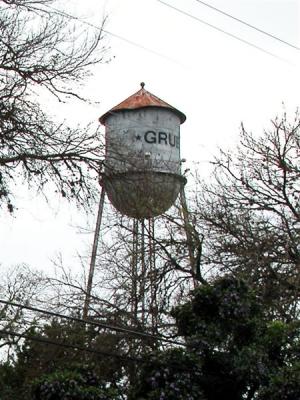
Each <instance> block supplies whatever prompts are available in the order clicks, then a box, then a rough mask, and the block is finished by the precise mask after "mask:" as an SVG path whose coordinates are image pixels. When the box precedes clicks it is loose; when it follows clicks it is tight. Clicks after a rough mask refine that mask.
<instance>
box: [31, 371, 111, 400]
mask: <svg viewBox="0 0 300 400" xmlns="http://www.w3.org/2000/svg"><path fill="white" fill-rule="evenodd" d="M32 395H33V397H32V399H33V400H116V399H117V398H118V394H117V391H116V390H115V389H112V388H109V387H107V385H105V383H104V382H102V381H101V380H100V379H99V377H98V376H97V375H96V374H95V372H93V371H92V368H91V366H89V367H86V366H83V365H77V366H76V365H74V366H73V367H71V368H70V367H69V368H68V369H64V370H58V371H55V372H53V373H52V374H48V375H43V376H42V377H40V378H39V379H37V380H36V381H35V382H34V383H33V388H32Z"/></svg>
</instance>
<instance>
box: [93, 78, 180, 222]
mask: <svg viewBox="0 0 300 400" xmlns="http://www.w3.org/2000/svg"><path fill="white" fill-rule="evenodd" d="M185 119H186V117H185V115H184V114H183V113H182V112H180V111H179V110H177V109H176V108H174V107H172V106H171V105H169V104H168V103H166V102H164V101H163V100H161V99H159V98H158V97H156V96H154V95H153V94H151V93H150V92H148V91H147V90H145V88H144V84H143V83H142V84H141V89H140V90H139V91H138V92H136V93H135V94H133V95H132V96H130V97H128V98H127V99H126V100H124V101H123V102H122V103H120V104H118V105H117V106H115V107H114V108H112V109H111V110H110V111H108V112H107V113H105V114H104V115H102V117H100V119H99V120H100V122H101V123H102V124H103V125H105V141H106V155H105V171H104V176H103V184H104V187H105V190H106V193H107V195H108V198H109V200H110V201H111V203H112V204H113V206H114V207H115V208H116V209H117V210H119V211H120V212H121V213H122V214H124V215H127V216H129V217H133V218H151V217H154V216H158V215H160V214H163V213H164V212H165V211H167V210H168V209H169V208H170V207H171V206H172V204H173V203H174V202H175V200H176V198H177V196H178V193H179V191H180V189H181V187H182V185H184V183H185V178H184V177H183V176H182V175H181V168H180V167H181V165H180V124H182V123H183V122H184V121H185Z"/></svg>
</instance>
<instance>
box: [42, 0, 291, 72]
mask: <svg viewBox="0 0 300 400" xmlns="http://www.w3.org/2000/svg"><path fill="white" fill-rule="evenodd" d="M156 1H158V2H159V3H162V4H164V5H165V6H167V7H170V8H172V9H173V10H176V11H178V12H179V13H181V14H184V15H186V16H188V17H190V18H193V19H195V20H197V21H199V22H201V23H202V24H204V25H207V26H209V27H211V28H213V29H216V30H217V31H219V32H221V33H224V34H225V35H228V36H230V37H232V38H234V39H236V40H239V41H240V42H242V43H244V44H247V45H248V46H251V47H254V48H255V49H257V50H259V51H262V52H264V53H266V54H268V55H270V56H271V57H275V58H277V59H278V60H281V61H284V62H288V61H287V60H286V59H284V58H282V57H279V56H277V55H276V54H273V53H271V52H269V51H267V50H265V49H263V48H261V47H259V46H256V45H255V44H253V43H251V42H248V41H247V40H244V39H242V38H240V37H239V36H236V35H234V34H232V33H229V32H227V31H224V30H223V29H221V28H218V27H217V26H215V25H212V24H210V23H208V22H206V21H204V20H202V19H200V18H198V17H196V16H194V15H192V14H189V13H187V12H186V11H184V10H181V9H179V8H177V7H174V6H172V5H171V4H169V3H166V2H164V1H162V0H156ZM45 7H47V8H49V9H51V10H53V11H54V12H56V13H57V14H58V15H60V16H62V17H66V18H68V19H72V20H77V21H79V22H81V23H83V24H85V25H88V26H90V27H92V28H94V29H97V30H99V31H102V32H104V33H106V34H108V35H110V36H113V37H115V38H117V39H119V40H122V41H124V42H126V43H128V44H130V45H132V46H135V47H138V48H140V49H142V50H144V51H147V52H149V53H152V54H154V55H156V56H158V57H161V58H164V59H166V60H169V61H171V62H173V63H175V64H178V65H182V66H184V65H183V64H181V63H179V62H178V61H176V60H174V59H173V58H170V57H167V56H166V55H164V54H162V53H159V52H157V51H155V50H152V49H149V48H148V47H145V46H143V45H141V44H139V43H137V42H134V41H132V40H129V39H127V38H125V37H123V36H121V35H117V34H115V33H112V32H110V31H108V30H106V29H103V28H100V27H99V26H97V25H94V24H92V23H90V22H87V21H84V20H82V19H81V18H79V17H75V16H74V15H72V14H69V13H66V12H65V11H61V10H59V9H57V8H55V7H52V6H49V5H47V4H45ZM288 63H289V62H288ZM289 64H290V63H289Z"/></svg>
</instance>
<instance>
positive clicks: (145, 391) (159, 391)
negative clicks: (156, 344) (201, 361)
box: [129, 349, 204, 400]
mask: <svg viewBox="0 0 300 400" xmlns="http://www.w3.org/2000/svg"><path fill="white" fill-rule="evenodd" d="M200 376H201V371H200V368H199V366H198V363H197V359H196V358H195V357H194V356H193V355H192V354H191V353H188V352H185V351H184V350H182V349H174V350H168V351H166V352H164V353H163V352H161V353H157V354H154V355H152V356H149V357H148V359H147V360H146V361H145V364H144V366H143V368H142V372H141V375H140V377H139V380H138V382H137V384H136V385H135V387H134V389H133V390H132V392H131V394H130V396H129V399H130V400H135V399H141V400H142V399H149V400H150V399H151V400H156V399H159V400H196V399H197V400H202V399H204V398H203V397H202V396H201V388H200V386H199V383H200V381H199V378H200Z"/></svg>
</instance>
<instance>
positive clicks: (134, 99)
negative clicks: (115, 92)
mask: <svg viewBox="0 0 300 400" xmlns="http://www.w3.org/2000/svg"><path fill="white" fill-rule="evenodd" d="M144 86H145V84H144V83H141V89H140V90H139V91H137V92H136V93H134V94H133V95H132V96H130V97H128V98H127V99H126V100H124V101H122V102H121V103H120V104H118V105H116V106H115V107H113V108H112V109H111V110H109V111H107V112H106V113H105V114H103V115H102V117H100V118H99V121H100V122H101V124H103V125H104V124H105V120H106V118H107V117H108V116H109V115H111V114H113V113H115V112H118V111H121V110H122V111H123V110H135V109H138V108H146V107H162V108H167V109H168V110H172V111H174V113H175V114H177V115H178V117H179V118H180V123H181V124H182V123H183V122H184V121H185V120H186V116H185V115H184V114H183V113H182V112H181V111H179V110H177V109H176V108H174V107H172V106H171V105H170V104H168V103H166V102H165V101H163V100H161V99H160V98H159V97H157V96H154V94H152V93H150V92H148V91H147V90H145V88H144Z"/></svg>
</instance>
